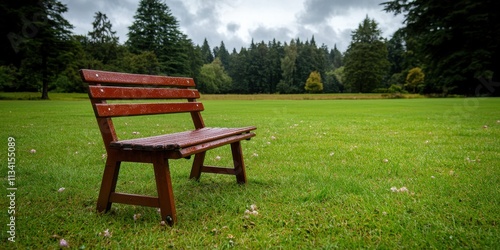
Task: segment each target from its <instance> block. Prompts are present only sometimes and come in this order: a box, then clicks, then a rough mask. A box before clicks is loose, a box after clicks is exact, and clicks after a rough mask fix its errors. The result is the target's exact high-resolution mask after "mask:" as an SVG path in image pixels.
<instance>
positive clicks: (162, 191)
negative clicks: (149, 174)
mask: <svg viewBox="0 0 500 250" xmlns="http://www.w3.org/2000/svg"><path fill="white" fill-rule="evenodd" d="M153 167H154V172H155V179H156V189H157V190H158V199H159V203H160V214H161V219H162V220H163V221H165V222H167V223H168V224H169V225H173V224H175V223H176V222H177V216H176V214H175V202H174V193H173V190H172V181H171V179H170V169H169V166H168V160H167V159H165V158H163V157H162V156H161V155H160V156H157V157H155V158H154V159H153Z"/></svg>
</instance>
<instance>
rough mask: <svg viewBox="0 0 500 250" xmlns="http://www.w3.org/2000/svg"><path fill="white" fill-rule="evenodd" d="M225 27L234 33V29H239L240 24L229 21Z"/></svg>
mask: <svg viewBox="0 0 500 250" xmlns="http://www.w3.org/2000/svg"><path fill="white" fill-rule="evenodd" d="M226 29H227V30H228V31H229V32H232V33H234V32H236V31H238V30H239V29H240V25H239V24H237V23H229V24H227V26H226Z"/></svg>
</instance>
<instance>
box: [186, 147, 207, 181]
mask: <svg viewBox="0 0 500 250" xmlns="http://www.w3.org/2000/svg"><path fill="white" fill-rule="evenodd" d="M205 154H206V152H201V153H198V154H196V155H195V156H194V161H193V167H192V168H191V175H190V176H189V178H190V179H194V180H196V181H199V180H200V177H201V172H202V169H203V163H204V162H205Z"/></svg>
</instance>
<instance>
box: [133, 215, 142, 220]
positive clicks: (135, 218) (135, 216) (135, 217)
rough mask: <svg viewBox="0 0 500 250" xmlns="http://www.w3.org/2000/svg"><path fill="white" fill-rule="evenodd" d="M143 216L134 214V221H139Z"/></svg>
mask: <svg viewBox="0 0 500 250" xmlns="http://www.w3.org/2000/svg"><path fill="white" fill-rule="evenodd" d="M141 216H142V215H141V214H134V221H136V220H138V219H140V218H141Z"/></svg>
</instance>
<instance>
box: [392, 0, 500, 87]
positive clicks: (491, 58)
mask: <svg viewBox="0 0 500 250" xmlns="http://www.w3.org/2000/svg"><path fill="white" fill-rule="evenodd" d="M384 5H385V10H386V11H389V12H394V13H395V14H400V13H404V15H405V24H406V26H405V27H403V32H404V33H405V35H406V37H407V39H414V40H415V44H417V45H418V46H415V52H416V54H417V55H418V56H419V59H420V60H421V61H422V63H423V64H424V65H425V67H424V71H425V73H426V91H427V92H442V93H444V94H447V93H457V94H467V95H475V94H478V93H476V92H477V90H478V88H480V87H481V86H478V85H479V84H480V82H481V81H478V78H479V79H483V80H484V82H489V83H491V82H499V79H500V76H499V75H500V12H499V11H498V9H500V2H498V1H496V0H483V1H469V0H457V1H432V0H415V1H407V0H392V1H389V2H386V3H384ZM489 85H492V84H489ZM485 87H486V88H484V87H483V89H485V90H487V91H488V92H489V94H497V95H498V94H500V93H499V92H500V91H498V89H495V88H496V87H498V86H485Z"/></svg>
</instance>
